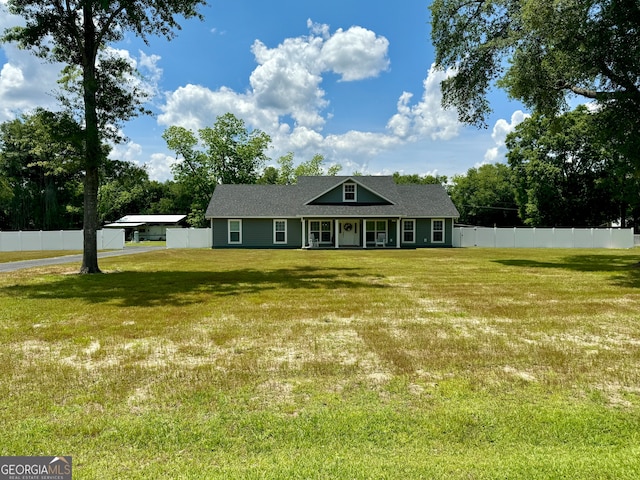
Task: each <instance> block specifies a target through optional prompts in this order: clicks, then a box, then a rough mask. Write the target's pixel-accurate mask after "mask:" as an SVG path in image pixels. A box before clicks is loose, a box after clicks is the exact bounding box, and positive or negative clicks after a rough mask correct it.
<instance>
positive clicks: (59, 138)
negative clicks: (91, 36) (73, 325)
mask: <svg viewBox="0 0 640 480" xmlns="http://www.w3.org/2000/svg"><path fill="white" fill-rule="evenodd" d="M603 121H604V120H603V118H602V117H601V116H600V115H598V114H595V113H593V112H590V111H589V110H588V109H587V108H586V107H578V108H577V109H575V110H574V111H571V112H568V113H566V114H564V115H561V116H557V117H556V116H554V117H549V116H545V115H541V114H534V115H533V116H532V117H531V118H528V119H527V120H525V121H524V122H522V123H521V124H520V125H519V126H518V127H517V128H516V130H515V131H514V132H513V133H511V134H510V135H509V136H508V137H507V148H508V153H507V163H496V164H487V165H482V166H479V167H474V168H471V169H469V170H468V171H467V172H466V173H465V174H460V175H455V176H454V177H453V178H451V179H448V178H447V177H446V176H439V175H436V176H432V175H426V176H420V175H416V174H408V175H407V174H400V173H397V172H396V173H394V175H393V176H394V179H395V181H396V183H398V184H402V183H435V184H441V185H443V186H445V188H447V190H448V192H449V194H450V196H451V198H452V200H453V202H454V203H455V205H456V207H457V208H458V210H459V212H460V219H459V221H460V223H463V224H469V225H478V226H519V225H528V226H559V227H560V226H576V227H582V226H601V225H606V224H609V223H611V222H616V221H618V220H620V221H621V222H622V225H623V226H627V225H628V226H634V227H638V226H639V225H640V223H639V221H640V178H639V177H638V172H637V170H636V169H635V164H634V162H633V161H632V159H630V158H628V157H627V156H626V155H623V154H621V153H620V151H619V150H618V149H617V145H616V144H615V139H612V138H611V137H610V136H608V135H607V134H606V131H607V130H606V125H603V124H602V122H603ZM79 132H80V126H79V125H78V124H77V123H76V122H75V120H74V119H73V118H72V117H70V116H69V115H67V114H65V113H52V112H48V111H44V110H38V111H36V112H34V113H33V114H31V115H25V116H23V117H21V118H19V119H16V120H13V121H10V122H5V123H4V124H1V125H0V229H2V230H31V229H36V230H52V229H53V230H57V229H72V228H82V219H83V188H84V186H83V182H82V176H81V172H80V169H79V168H78V164H79V162H80V161H81V155H82V148H81V145H80V143H81V142H80V140H79V139H80V138H81V137H80V135H79ZM163 138H164V139H165V141H166V142H167V146H168V147H169V148H170V149H171V150H172V151H174V152H175V154H176V162H175V163H174V164H173V166H172V171H173V175H174V178H173V179H171V180H167V181H165V182H158V181H155V180H150V179H149V175H148V173H147V171H146V170H145V169H144V168H142V167H140V166H138V165H136V164H134V163H130V162H124V161H120V160H110V161H107V162H103V164H102V166H101V169H100V187H99V189H98V205H97V213H98V221H99V223H100V224H101V225H102V224H104V223H107V222H111V221H115V220H117V219H118V218H120V217H122V216H124V215H127V214H133V213H137V214H173V213H184V214H187V215H188V222H189V224H191V225H192V226H206V225H207V222H206V219H205V218H204V214H205V211H206V208H207V205H208V203H209V200H210V198H211V194H212V193H213V190H214V189H215V186H216V185H218V184H220V183H256V184H280V185H285V184H293V183H296V181H297V178H298V177H299V176H303V175H336V174H338V173H339V172H340V169H341V167H340V165H330V166H327V165H325V160H324V158H323V157H322V156H321V155H315V156H314V157H313V158H311V159H309V160H307V161H302V162H300V163H298V164H297V165H296V164H295V158H294V154H293V153H288V154H286V155H284V156H282V157H280V158H279V159H278V160H277V161H276V165H275V166H274V165H269V166H266V167H265V164H266V163H267V162H268V160H269V159H268V158H267V156H266V150H267V149H268V148H269V146H270V142H271V139H270V138H269V136H268V135H267V134H265V133H264V132H261V131H259V130H253V131H249V130H248V129H247V128H246V126H245V124H244V122H243V121H242V120H240V119H238V118H236V117H235V116H234V115H232V114H225V115H222V116H221V117H218V119H217V120H216V121H215V123H214V125H213V126H212V127H206V128H204V129H201V130H200V131H198V132H196V133H194V132H191V131H189V130H187V129H184V128H182V127H175V126H174V127H170V128H168V129H167V130H166V131H165V133H164V135H163ZM103 149H104V154H105V155H107V154H108V153H109V152H108V147H106V146H103Z"/></svg>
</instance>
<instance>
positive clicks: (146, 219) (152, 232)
mask: <svg viewBox="0 0 640 480" xmlns="http://www.w3.org/2000/svg"><path fill="white" fill-rule="evenodd" d="M185 218H187V216H186V215H127V216H125V217H122V218H121V219H119V220H116V221H115V222H113V223H108V224H106V225H105V226H104V228H124V230H125V236H126V238H128V239H130V240H134V238H135V237H136V232H137V237H138V238H137V239H138V240H166V239H167V228H181V227H183V226H184V225H183V224H184V219H185Z"/></svg>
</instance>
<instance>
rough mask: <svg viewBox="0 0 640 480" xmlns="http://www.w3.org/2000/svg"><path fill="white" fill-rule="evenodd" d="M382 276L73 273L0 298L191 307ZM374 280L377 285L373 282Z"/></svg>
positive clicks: (338, 271)
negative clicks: (206, 299)
mask: <svg viewBox="0 0 640 480" xmlns="http://www.w3.org/2000/svg"><path fill="white" fill-rule="evenodd" d="M380 278H381V276H380V275H376V276H371V275H369V276H362V275H361V274H360V270H359V269H357V268H331V269H322V268H314V267H299V268H288V269H279V270H274V271H263V270H253V269H241V270H231V271H222V272H202V271H158V272H115V273H109V274H105V275H69V276H64V277H61V278H56V279H53V280H51V281H48V282H46V283H37V284H33V285H23V284H22V285H12V286H7V287H4V288H0V296H20V297H27V298H32V299H39V300H46V299H81V300H84V301H86V302H90V303H104V302H117V303H118V304H119V305H121V306H123V307H130V306H143V307H144V306H158V305H165V304H166V305H174V306H175V305H189V304H192V303H197V302H201V301H202V296H203V295H204V296H208V295H210V296H229V295H246V294H255V293H260V292H263V291H268V290H275V289H308V290H319V289H325V290H330V289H338V288H368V289H370V288H384V285H382V284H379V283H377V281H378V280H379V279H380ZM372 282H376V283H372Z"/></svg>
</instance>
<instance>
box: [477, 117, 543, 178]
mask: <svg viewBox="0 0 640 480" xmlns="http://www.w3.org/2000/svg"><path fill="white" fill-rule="evenodd" d="M530 116H531V115H529V114H528V113H524V112H523V111H522V110H516V111H515V112H513V114H512V115H511V121H507V120H505V119H504V118H500V119H499V120H497V121H496V123H495V125H494V126H493V131H492V133H491V138H492V139H493V141H494V142H495V146H493V147H491V148H489V149H487V151H486V152H485V154H484V163H496V162H499V161H501V160H503V159H504V156H505V154H506V148H505V141H506V139H507V135H508V134H509V133H511V132H513V131H514V130H515V128H516V127H517V126H518V124H520V123H522V122H523V121H524V120H526V119H527V118H529V117H530ZM476 166H478V165H476Z"/></svg>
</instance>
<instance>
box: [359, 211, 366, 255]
mask: <svg viewBox="0 0 640 480" xmlns="http://www.w3.org/2000/svg"><path fill="white" fill-rule="evenodd" d="M360 230H362V248H367V219H366V218H363V219H362V228H361V229H360Z"/></svg>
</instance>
